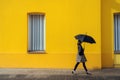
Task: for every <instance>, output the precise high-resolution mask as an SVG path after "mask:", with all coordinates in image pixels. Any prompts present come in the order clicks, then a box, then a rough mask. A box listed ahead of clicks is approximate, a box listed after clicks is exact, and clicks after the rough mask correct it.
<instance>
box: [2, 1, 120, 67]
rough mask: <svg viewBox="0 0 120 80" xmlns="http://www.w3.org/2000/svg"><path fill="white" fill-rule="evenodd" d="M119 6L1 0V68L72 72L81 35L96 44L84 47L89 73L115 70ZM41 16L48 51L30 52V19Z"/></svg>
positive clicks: (115, 4) (45, 49)
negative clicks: (103, 68)
mask: <svg viewBox="0 0 120 80" xmlns="http://www.w3.org/2000/svg"><path fill="white" fill-rule="evenodd" d="M119 4H120V1H119V0H29V1H25V0H0V23H1V26H0V68H69V69H71V68H73V67H74V64H75V62H76V54H77V40H75V38H74V36H75V35H77V34H88V35H91V36H92V37H94V39H95V40H96V44H88V43H84V44H83V45H84V46H85V54H86V57H87V60H88V61H87V63H86V64H87V66H88V68H89V69H96V68H97V69H100V68H102V67H114V64H115V63H116V62H117V61H118V62H119V59H118V58H119V54H117V55H115V54H114V26H113V24H114V21H113V14H114V13H118V12H120V8H119V7H120V6H119ZM41 13H42V14H44V19H45V20H44V21H45V22H44V24H45V25H44V27H45V28H44V51H39V52H29V51H28V44H29V40H28V39H29V38H28V37H29V36H28V32H29V28H28V26H29V24H28V22H29V20H28V19H29V18H28V17H29V14H37V15H38V14H41ZM117 57H118V58H117ZM116 64H117V63H116ZM80 68H81V66H80Z"/></svg>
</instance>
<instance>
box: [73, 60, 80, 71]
mask: <svg viewBox="0 0 120 80" xmlns="http://www.w3.org/2000/svg"><path fill="white" fill-rule="evenodd" d="M79 63H80V62H77V63H76V65H75V67H74V71H76V69H77V67H78V65H79Z"/></svg>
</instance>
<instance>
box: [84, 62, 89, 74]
mask: <svg viewBox="0 0 120 80" xmlns="http://www.w3.org/2000/svg"><path fill="white" fill-rule="evenodd" d="M83 67H84V69H85V71H86V72H87V71H88V70H87V67H86V65H85V62H83Z"/></svg>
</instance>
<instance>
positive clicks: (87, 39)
mask: <svg viewBox="0 0 120 80" xmlns="http://www.w3.org/2000/svg"><path fill="white" fill-rule="evenodd" d="M75 39H77V40H80V41H81V42H88V43H96V42H95V40H94V38H92V37H91V36H89V35H86V34H78V35H76V36H75Z"/></svg>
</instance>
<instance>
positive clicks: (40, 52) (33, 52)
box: [28, 51, 46, 54]
mask: <svg viewBox="0 0 120 80" xmlns="http://www.w3.org/2000/svg"><path fill="white" fill-rule="evenodd" d="M28 53H30V54H45V53H46V52H45V51H28Z"/></svg>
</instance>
